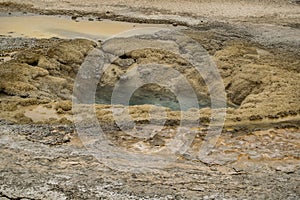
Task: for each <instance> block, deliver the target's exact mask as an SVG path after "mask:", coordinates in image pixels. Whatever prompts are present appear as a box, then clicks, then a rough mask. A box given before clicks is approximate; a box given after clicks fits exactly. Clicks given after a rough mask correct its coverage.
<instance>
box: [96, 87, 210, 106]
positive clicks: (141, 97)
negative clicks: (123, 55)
mask: <svg viewBox="0 0 300 200" xmlns="http://www.w3.org/2000/svg"><path fill="white" fill-rule="evenodd" d="M113 89H114V88H113V87H98V88H97V92H96V97H95V102H96V103H97V104H111V96H112V91H113ZM144 104H150V105H156V106H162V107H167V108H170V109H171V110H181V109H180V104H179V102H178V100H177V98H176V96H175V95H174V94H173V93H172V92H171V91H170V90H168V89H163V90H161V91H159V92H158V91H150V90H147V89H144V88H143V87H142V88H139V89H137V90H136V91H135V92H134V93H133V95H132V96H131V98H130V101H129V105H131V106H132V105H144ZM208 106H210V102H208V101H207V100H206V101H203V100H202V101H201V103H200V101H199V108H203V107H208Z"/></svg>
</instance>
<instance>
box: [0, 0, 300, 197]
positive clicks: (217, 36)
mask: <svg viewBox="0 0 300 200" xmlns="http://www.w3.org/2000/svg"><path fill="white" fill-rule="evenodd" d="M0 12H1V16H2V17H9V16H21V17H22V16H28V15H32V14H33V15H36V14H37V15H53V16H54V15H55V16H58V15H59V16H62V17H64V18H66V19H67V20H69V21H70V23H71V22H72V20H71V17H73V21H74V20H75V18H76V20H79V21H80V22H77V23H82V24H84V23H86V22H88V21H90V22H91V21H93V23H95V24H96V21H98V20H103V19H111V20H115V21H126V22H135V23H147V24H149V23H152V24H161V25H160V27H169V28H171V29H174V30H178V31H180V32H181V33H184V34H186V35H187V36H189V37H190V38H192V39H194V40H195V41H197V42H199V43H200V44H201V45H202V46H203V47H204V49H205V50H206V51H207V52H208V53H209V55H210V56H211V58H212V59H213V61H214V62H215V63H216V66H217V68H218V71H219V73H220V75H221V77H222V80H223V82H224V87H225V92H226V94H227V100H226V103H227V104H228V105H229V107H228V108H227V110H226V118H225V124H224V128H223V131H222V134H221V136H220V137H219V138H218V141H217V142H216V145H215V148H214V149H213V151H212V152H211V153H210V157H209V159H200V158H199V157H198V154H197V152H198V151H199V148H200V146H201V144H204V143H205V142H206V140H207V139H206V138H205V136H206V135H207V134H208V132H209V128H208V124H209V123H210V121H211V119H210V117H211V109H209V108H205V107H206V106H207V105H209V103H207V102H209V93H208V91H207V88H206V86H205V83H204V81H203V79H202V78H201V77H200V76H199V75H197V73H195V71H194V70H193V67H192V66H191V65H190V63H188V62H187V61H186V60H183V59H181V58H179V57H178V56H176V55H174V54H172V53H170V52H167V51H162V50H155V49H142V50H135V51H131V52H129V53H126V54H125V55H120V56H119V57H118V58H117V60H115V61H114V62H113V64H112V65H110V66H109V67H108V68H107V70H106V71H105V73H104V75H103V76H102V78H101V80H100V83H99V86H101V87H111V86H113V85H114V84H115V83H116V81H117V80H119V79H120V77H122V76H123V75H124V74H125V73H126V72H127V71H129V69H132V68H134V67H135V66H137V65H144V64H149V63H153V62H156V63H159V64H164V65H168V66H172V68H174V69H176V70H178V71H179V72H180V73H181V74H183V75H184V76H185V77H187V78H188V80H189V83H190V84H191V85H192V86H193V88H194V89H195V91H196V95H197V96H198V97H201V98H202V102H200V104H201V105H202V104H203V105H204V108H202V109H200V110H199V111H197V112H198V114H199V116H200V118H199V120H200V122H201V123H200V125H199V126H196V127H192V128H191V129H185V130H184V131H186V134H187V135H193V136H194V138H193V141H192V143H191V144H190V148H189V149H188V150H187V151H185V152H176V153H171V152H169V151H167V147H168V145H169V144H170V141H171V140H172V138H174V135H175V132H176V129H177V127H178V126H179V124H180V120H181V115H180V114H181V113H180V112H179V111H176V110H170V109H169V110H168V111H167V116H166V118H165V120H166V124H165V126H164V127H163V128H162V129H161V130H159V131H153V132H152V133H151V135H150V136H149V137H135V135H131V134H128V132H126V131H125V132H124V131H121V130H120V129H119V128H118V127H117V125H116V123H115V121H114V118H113V114H112V111H111V110H110V108H111V106H110V105H100V104H99V105H96V107H95V111H96V117H97V119H98V121H99V122H100V124H101V126H102V127H103V130H104V132H105V134H106V137H107V138H108V139H109V141H110V142H111V144H110V145H112V146H118V147H121V148H122V149H123V150H124V152H125V154H124V155H121V156H120V157H116V154H114V152H109V153H108V154H107V155H105V158H104V157H103V159H96V158H95V157H94V156H92V154H90V153H89V152H88V151H87V149H86V148H85V147H84V145H86V146H89V145H97V142H101V141H94V140H93V139H94V138H90V139H89V138H88V139H86V140H83V141H81V140H80V139H82V138H80V137H79V135H78V134H79V133H78V129H77V131H76V127H75V125H74V123H73V117H74V113H73V112H72V102H71V99H72V94H73V88H74V81H75V78H76V75H77V72H78V70H79V69H80V66H81V64H82V63H83V62H84V60H85V59H86V57H87V55H88V54H89V53H90V52H92V51H94V50H95V49H106V50H107V51H110V52H117V51H118V47H119V46H120V45H121V44H122V42H124V41H121V42H120V41H119V40H118V39H112V40H110V42H107V43H105V42H104V43H103V42H102V41H100V40H95V38H93V37H91V36H90V35H87V34H82V35H81V37H83V38H86V39H66V38H58V37H52V38H45V39H37V38H34V37H36V35H31V37H32V38H31V37H30V34H31V33H30V31H29V32H28V36H29V37H19V36H14V35H13V34H14V33H4V34H3V35H1V36H0V58H1V61H0V110H1V112H0V152H1V154H0V156H1V161H0V162H1V164H0V199H3V200H6V199H299V198H300V193H299V191H300V184H299V183H300V161H299V158H300V157H299V156H300V131H299V128H300V104H299V103H300V102H299V101H300V84H299V83H300V73H299V72H300V71H299V70H300V60H299V58H300V51H299V46H300V37H299V35H300V29H299V27H300V26H299V24H300V6H299V1H281V0H278V1H275V0H274V1H271V0H270V1H267V0H266V1H251V2H248V1H230V2H228V1H221V0H219V1H204V0H203V1H196V0H195V1H194V0H189V1H169V0H166V1H156V0H155V1H126V3H125V2H124V1H114V0H113V1H101V2H99V1H95V0H92V1H76V2H75V1H74V2H72V1H55V0H52V1H29V0H22V1H19V0H13V1H10V2H6V1H3V0H1V1H0ZM0 18H1V17H0ZM2 19H4V18H2ZM1 23H4V22H3V21H2V22H1V21H0V26H1ZM68 23H69V22H68ZM74 23H75V22H74ZM131 25H134V26H145V25H138V24H129V25H128V24H127V25H126V27H125V29H127V28H128V27H130V26H131ZM72 26H73V25H72ZM73 28H74V26H73ZM75 29H76V28H75ZM0 30H1V29H0ZM88 30H90V29H88ZM70 31H71V30H70ZM72 31H74V30H72ZM16 32H17V31H16ZM87 32H88V31H87ZM81 33H82V32H81ZM93 39H94V40H93ZM97 39H99V38H97ZM145 41H146V40H145ZM125 42H126V44H128V46H129V47H131V46H132V48H134V47H135V46H136V45H137V44H136V38H135V37H131V38H128V39H127V40H126V41H125ZM147 42H149V44H151V45H152V46H153V47H155V46H159V45H160V44H159V43H158V42H157V41H156V40H155V39H153V38H147ZM118 45H119V46H118ZM203 55H204V53H203ZM165 76H167V74H166V75H165ZM129 78H130V77H129ZM208 80H209V78H208ZM144 89H145V90H147V91H151V92H154V93H158V94H160V93H161V92H162V91H163V92H165V91H164V90H162V88H160V87H157V86H148V87H146V88H144ZM151 109H152V110H157V109H158V110H159V109H160V108H159V107H156V106H150V105H136V106H131V107H130V109H129V111H130V115H131V116H132V118H133V120H134V121H135V122H136V123H137V128H139V127H143V125H145V124H147V123H149V110H151ZM189 112H190V113H189ZM186 113H187V116H191V115H192V114H191V113H193V112H192V111H187V112H186ZM85 120H86V121H88V124H89V125H88V126H87V129H88V130H89V128H90V127H92V128H93V124H92V123H91V121H89V120H90V119H89V116H88V115H87V116H86V119H85ZM185 120H187V121H188V120H190V119H189V118H187V119H185ZM150 128H151V127H150ZM152 128H153V127H152ZM154 128H155V127H154ZM91 130H92V129H91ZM138 130H139V131H140V134H144V133H143V130H142V129H138ZM145 134H146V133H145ZM100 144H101V143H100ZM157 152H158V154H155V153H157ZM127 153H128V154H127ZM131 153H136V154H138V155H152V154H153V155H156V156H159V158H163V159H165V160H169V159H171V158H172V159H173V158H174V159H173V160H172V161H171V162H170V163H168V164H167V165H166V166H163V167H160V165H159V164H158V163H156V162H155V160H153V161H152V160H150V161H148V160H137V161H138V162H140V163H149V166H148V167H147V165H146V164H145V165H146V166H144V165H142V164H141V166H143V167H141V168H137V167H136V166H134V165H135V164H134V163H135V162H132V163H130V162H129V164H128V160H126V159H129V157H127V156H130V155H131ZM126 161H127V163H126ZM130 164H132V165H130ZM118 165H120V166H118ZM123 165H124V166H125V167H126V166H127V165H128V166H131V167H132V168H130V167H129V170H124V166H123ZM138 166H139V163H138Z"/></svg>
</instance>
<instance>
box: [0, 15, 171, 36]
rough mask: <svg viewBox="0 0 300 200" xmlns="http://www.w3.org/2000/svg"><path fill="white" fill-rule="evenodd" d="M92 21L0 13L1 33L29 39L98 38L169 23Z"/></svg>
mask: <svg viewBox="0 0 300 200" xmlns="http://www.w3.org/2000/svg"><path fill="white" fill-rule="evenodd" d="M93 20H94V21H89V20H87V19H83V18H78V19H77V20H76V21H75V20H71V18H69V17H68V18H67V17H62V16H40V15H39V16H0V35H5V36H12V37H29V38H51V37H59V38H78V37H80V38H88V39H93V40H99V39H105V38H108V37H110V36H113V35H116V34H119V33H121V32H124V31H128V30H132V29H136V28H146V27H163V26H166V25H151V24H137V23H127V22H114V21H109V20H103V21H95V20H96V19H93Z"/></svg>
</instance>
